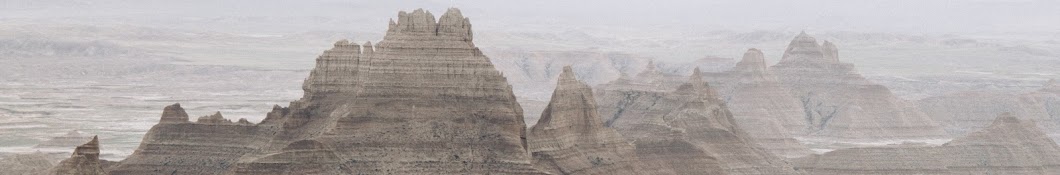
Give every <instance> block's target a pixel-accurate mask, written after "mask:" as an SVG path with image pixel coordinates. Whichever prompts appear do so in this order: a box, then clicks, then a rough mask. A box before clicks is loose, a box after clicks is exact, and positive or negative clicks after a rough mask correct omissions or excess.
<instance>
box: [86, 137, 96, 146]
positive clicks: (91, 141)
mask: <svg viewBox="0 0 1060 175" xmlns="http://www.w3.org/2000/svg"><path fill="white" fill-rule="evenodd" d="M85 145H92V146H95V147H99V136H92V140H90V141H88V143H85Z"/></svg>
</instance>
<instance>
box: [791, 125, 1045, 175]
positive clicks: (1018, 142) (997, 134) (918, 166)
mask: <svg viewBox="0 0 1060 175" xmlns="http://www.w3.org/2000/svg"><path fill="white" fill-rule="evenodd" d="M794 162H795V164H796V166H797V167H798V168H800V169H801V170H805V171H806V172H807V173H811V174H1057V173H1060V146H1058V145H1057V144H1056V143H1055V142H1053V140H1051V139H1049V137H1048V136H1046V135H1045V132H1042V130H1041V129H1039V128H1038V127H1037V126H1036V124H1035V123H1034V122H1030V121H1026V120H1021V119H1019V118H1017V117H1014V116H1012V115H1011V114H1008V113H1004V114H1001V115H1000V116H998V117H997V118H996V119H995V120H994V121H993V123H992V124H991V125H990V126H988V127H986V128H984V129H983V130H980V131H976V132H973V133H970V134H968V135H967V136H964V137H959V138H956V139H954V140H952V141H950V142H949V143H946V144H944V145H942V146H923V145H919V146H918V145H899V146H888V147H872V148H851V149H843V150H836V151H833V152H829V153H826V154H823V155H817V156H810V157H806V158H800V159H798V160H795V161H794Z"/></svg>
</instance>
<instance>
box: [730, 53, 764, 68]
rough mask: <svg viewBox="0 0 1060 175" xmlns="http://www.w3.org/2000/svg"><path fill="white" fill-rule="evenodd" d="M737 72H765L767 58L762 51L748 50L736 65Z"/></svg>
mask: <svg viewBox="0 0 1060 175" xmlns="http://www.w3.org/2000/svg"><path fill="white" fill-rule="evenodd" d="M736 70H738V71H750V72H764V71H765V70H766V57H765V54H764V53H762V51H761V50H758V49H756V48H750V49H747V52H744V54H743V58H742V59H740V62H738V63H736Z"/></svg>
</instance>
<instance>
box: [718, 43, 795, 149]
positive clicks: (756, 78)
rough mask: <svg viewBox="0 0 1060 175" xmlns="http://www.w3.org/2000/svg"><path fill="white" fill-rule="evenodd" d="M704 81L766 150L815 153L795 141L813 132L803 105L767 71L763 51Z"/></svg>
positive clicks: (746, 55)
mask: <svg viewBox="0 0 1060 175" xmlns="http://www.w3.org/2000/svg"><path fill="white" fill-rule="evenodd" d="M704 78H705V79H706V80H707V81H708V82H710V83H711V85H712V87H715V89H718V90H717V92H718V94H719V96H720V98H721V99H722V100H723V101H725V103H726V105H727V106H728V107H729V110H730V111H732V115H733V118H735V119H736V123H737V124H738V125H740V127H741V128H745V129H744V130H745V131H747V133H748V134H750V136H751V138H753V139H754V141H755V142H757V143H758V144H759V145H761V146H762V148H765V149H767V150H769V151H770V152H772V153H774V154H777V155H780V156H783V157H801V156H805V155H808V154H811V153H813V152H812V151H810V149H809V148H807V147H806V146H804V145H802V144H800V143H799V142H798V141H797V140H795V139H794V137H795V136H801V135H805V134H807V132H808V131H809V128H807V124H806V123H807V121H806V120H805V117H804V116H805V115H806V112H805V111H803V108H802V103H801V102H800V101H799V100H798V99H797V98H795V97H794V96H792V95H791V91H790V90H789V89H788V88H787V87H786V86H784V85H783V84H781V83H780V81H779V80H777V78H776V75H774V74H773V73H772V72H771V71H770V70H769V69H767V67H766V62H765V56H764V54H763V53H762V51H760V50H758V49H749V50H748V51H747V52H746V53H745V54H744V56H743V59H741V60H740V62H738V63H737V64H736V66H735V67H733V68H732V69H731V70H729V71H725V72H717V73H706V74H704Z"/></svg>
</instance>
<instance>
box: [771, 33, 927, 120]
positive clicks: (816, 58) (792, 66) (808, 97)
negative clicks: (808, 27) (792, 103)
mask: <svg viewBox="0 0 1060 175" xmlns="http://www.w3.org/2000/svg"><path fill="white" fill-rule="evenodd" d="M769 69H770V70H771V71H773V73H774V74H775V75H777V78H778V79H779V80H780V82H781V83H783V84H784V85H785V86H787V87H788V88H789V89H790V90H791V91H792V94H793V95H794V96H795V98H797V99H798V100H799V101H801V104H802V107H803V110H804V112H805V115H803V117H804V120H805V121H806V124H807V125H808V130H809V135H811V136H817V137H824V138H829V139H841V140H878V139H934V138H943V137H945V133H944V132H943V130H942V129H941V127H939V125H938V124H937V123H936V122H935V121H933V120H932V119H931V118H929V117H927V116H926V115H924V114H923V113H921V112H920V111H919V110H918V109H917V108H916V106H914V105H912V104H910V103H908V102H905V101H903V100H902V99H899V98H897V97H896V96H895V95H894V94H892V93H891V91H890V90H889V89H887V87H884V86H882V85H879V84H876V83H873V82H871V81H869V80H867V79H865V77H862V76H861V75H860V74H858V73H857V71H856V70H855V69H854V65H853V64H850V63H843V62H840V61H839V60H838V52H837V49H836V48H835V45H834V44H831V43H828V42H826V44H825V45H823V46H822V45H819V44H817V40H816V39H815V38H813V37H810V36H809V35H807V34H806V33H802V34H799V35H798V36H796V37H795V39H794V40H792V41H791V44H790V45H789V46H788V49H787V50H786V51H785V52H784V55H783V58H782V59H781V60H780V62H779V63H777V64H776V65H773V66H771V67H770V68H769Z"/></svg>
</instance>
